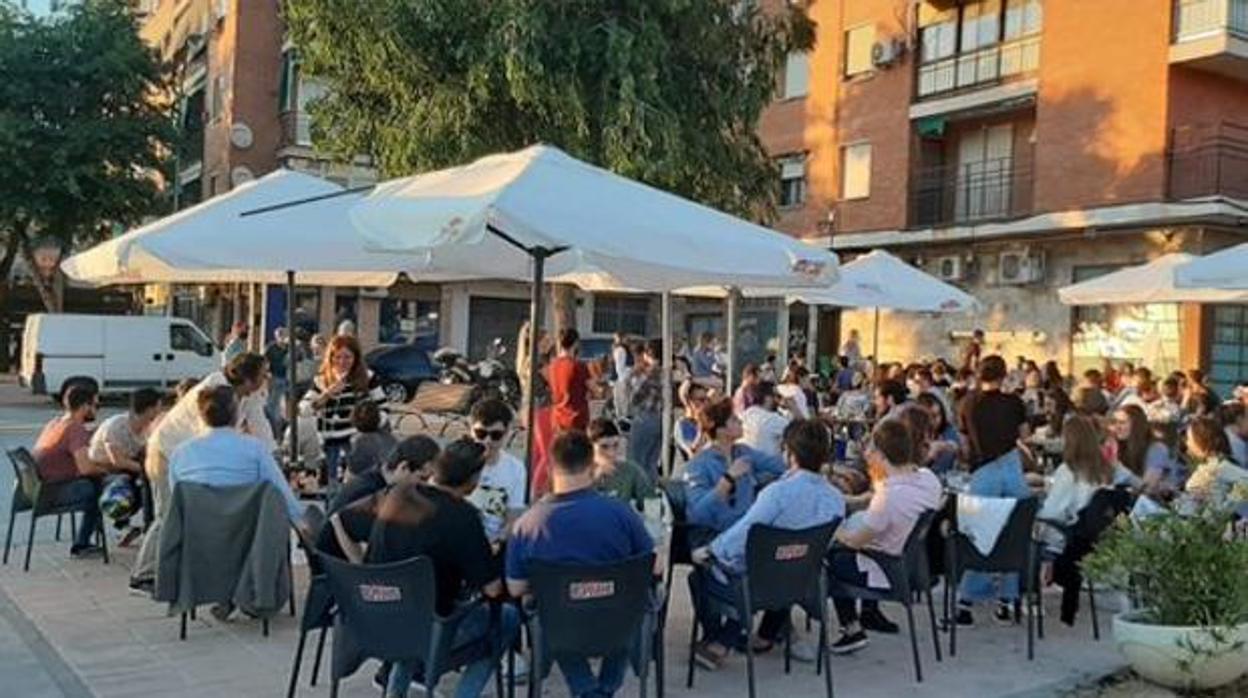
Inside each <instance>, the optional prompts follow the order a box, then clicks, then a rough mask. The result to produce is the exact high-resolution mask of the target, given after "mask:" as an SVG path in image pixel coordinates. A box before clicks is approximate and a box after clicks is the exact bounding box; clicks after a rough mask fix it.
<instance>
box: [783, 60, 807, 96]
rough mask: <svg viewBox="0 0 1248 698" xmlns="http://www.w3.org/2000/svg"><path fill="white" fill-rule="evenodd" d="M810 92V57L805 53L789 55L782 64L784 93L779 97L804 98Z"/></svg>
mask: <svg viewBox="0 0 1248 698" xmlns="http://www.w3.org/2000/svg"><path fill="white" fill-rule="evenodd" d="M809 90H810V55H809V54H807V53H806V52H805V51H795V52H793V53H790V54H789V58H788V60H787V61H786V62H785V64H784V92H783V93H782V94H781V97H782V98H784V99H793V98H795V97H805V96H806V94H807V92H808V91H809Z"/></svg>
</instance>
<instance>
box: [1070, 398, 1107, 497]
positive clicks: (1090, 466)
mask: <svg viewBox="0 0 1248 698" xmlns="http://www.w3.org/2000/svg"><path fill="white" fill-rule="evenodd" d="M1062 458H1063V460H1065V462H1066V467H1068V468H1070V470H1071V473H1072V474H1074V476H1075V479H1076V480H1079V481H1080V482H1089V483H1093V484H1097V485H1107V484H1109V483H1110V482H1111V481H1112V480H1113V476H1114V475H1113V465H1112V464H1110V463H1108V462H1106V460H1105V456H1104V454H1102V452H1101V430H1100V427H1098V426H1097V424H1096V420H1095V419H1093V418H1092V417H1085V416H1083V415H1075V416H1074V417H1071V418H1070V419H1068V420H1066V423H1065V424H1063V425H1062Z"/></svg>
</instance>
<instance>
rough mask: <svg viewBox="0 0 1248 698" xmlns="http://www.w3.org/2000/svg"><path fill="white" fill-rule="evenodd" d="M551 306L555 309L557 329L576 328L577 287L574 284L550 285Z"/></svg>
mask: <svg viewBox="0 0 1248 698" xmlns="http://www.w3.org/2000/svg"><path fill="white" fill-rule="evenodd" d="M550 296H551V307H553V308H554V311H555V331H556V332H558V331H559V330H561V329H563V328H565V327H571V328H576V287H575V286H573V285H572V284H551V285H550Z"/></svg>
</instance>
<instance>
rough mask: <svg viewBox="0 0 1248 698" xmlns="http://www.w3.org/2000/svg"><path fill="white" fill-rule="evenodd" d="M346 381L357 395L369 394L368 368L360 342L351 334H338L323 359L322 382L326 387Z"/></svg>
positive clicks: (330, 343) (330, 342)
mask: <svg viewBox="0 0 1248 698" xmlns="http://www.w3.org/2000/svg"><path fill="white" fill-rule="evenodd" d="M338 381H345V382H346V384H347V386H348V387H349V388H350V389H351V390H354V391H355V392H357V393H365V392H368V367H367V366H365V365H364V352H363V351H362V350H361V349H360V340H358V339H356V338H355V337H354V336H352V335H349V334H336V335H334V338H333V339H331V340H330V341H329V346H328V347H327V348H326V349H325V355H324V356H323V357H322V358H321V382H322V383H324V384H325V385H326V386H330V385H333V384H334V383H337V382H338Z"/></svg>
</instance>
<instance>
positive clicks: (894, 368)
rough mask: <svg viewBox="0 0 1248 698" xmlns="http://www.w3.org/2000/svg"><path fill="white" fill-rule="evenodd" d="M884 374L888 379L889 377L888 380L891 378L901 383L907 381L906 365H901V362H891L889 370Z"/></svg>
mask: <svg viewBox="0 0 1248 698" xmlns="http://www.w3.org/2000/svg"><path fill="white" fill-rule="evenodd" d="M884 375H885V376H886V377H887V379H888V380H890V381H897V382H899V383H905V381H906V367H905V366H902V365H901V364H899V363H897V364H889V366H888V371H887V372H885V374H884Z"/></svg>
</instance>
